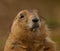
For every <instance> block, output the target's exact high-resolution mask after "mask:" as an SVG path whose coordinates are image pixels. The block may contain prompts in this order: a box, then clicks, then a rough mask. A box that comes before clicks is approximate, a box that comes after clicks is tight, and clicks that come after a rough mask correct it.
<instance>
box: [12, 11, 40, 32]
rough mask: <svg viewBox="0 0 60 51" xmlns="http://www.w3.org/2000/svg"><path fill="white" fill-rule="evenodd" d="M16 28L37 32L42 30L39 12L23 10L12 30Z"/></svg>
mask: <svg viewBox="0 0 60 51" xmlns="http://www.w3.org/2000/svg"><path fill="white" fill-rule="evenodd" d="M15 27H16V28H18V29H19V28H20V29H21V28H23V29H24V28H25V29H28V30H30V31H36V30H38V29H40V28H41V17H39V15H38V13H37V10H22V11H20V12H19V13H18V14H17V16H16V18H15V20H14V22H13V25H12V29H15Z"/></svg>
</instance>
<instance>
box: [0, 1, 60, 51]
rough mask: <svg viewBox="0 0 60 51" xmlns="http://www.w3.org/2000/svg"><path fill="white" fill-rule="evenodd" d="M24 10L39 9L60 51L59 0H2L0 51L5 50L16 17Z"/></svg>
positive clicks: (0, 8) (0, 5)
mask: <svg viewBox="0 0 60 51" xmlns="http://www.w3.org/2000/svg"><path fill="white" fill-rule="evenodd" d="M22 9H37V10H38V11H39V14H40V15H41V16H44V17H45V18H46V20H47V25H48V27H49V28H50V31H51V37H52V39H53V40H54V41H55V42H56V43H57V45H58V47H57V50H58V49H59V50H60V1H59V0H0V51H3V49H4V45H5V42H6V39H7V37H8V35H9V31H10V27H11V24H12V21H13V19H14V17H15V16H16V14H17V13H18V12H19V11H20V10H22Z"/></svg>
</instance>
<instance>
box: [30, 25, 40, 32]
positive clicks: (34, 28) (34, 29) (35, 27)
mask: <svg viewBox="0 0 60 51" xmlns="http://www.w3.org/2000/svg"><path fill="white" fill-rule="evenodd" d="M38 28H39V24H33V26H32V28H30V30H31V31H36V30H37V29H38Z"/></svg>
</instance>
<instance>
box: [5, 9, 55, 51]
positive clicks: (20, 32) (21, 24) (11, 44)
mask: <svg viewBox="0 0 60 51" xmlns="http://www.w3.org/2000/svg"><path fill="white" fill-rule="evenodd" d="M21 13H23V14H24V15H25V18H24V19H23V18H22V19H20V18H19V17H20V14H21ZM32 15H34V16H36V17H37V16H38V14H37V12H36V11H35V10H32V11H29V10H22V11H21V12H19V13H18V15H17V16H16V17H15V19H14V22H13V25H12V28H11V33H10V34H9V37H8V40H7V42H6V45H5V49H4V51H56V48H55V43H54V42H53V41H52V40H50V39H49V37H48V34H49V32H48V28H47V25H46V24H45V20H44V19H43V18H41V17H40V19H41V27H40V28H39V29H37V30H36V31H33V32H32V31H30V30H29V29H28V27H27V26H26V22H27V20H30V19H31V18H32V17H30V16H32ZM38 17H39V16H38ZM26 19H27V20H26ZM22 20H23V21H22ZM30 21H31V20H30Z"/></svg>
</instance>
